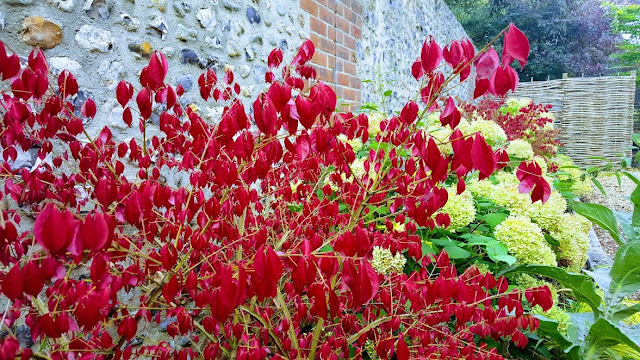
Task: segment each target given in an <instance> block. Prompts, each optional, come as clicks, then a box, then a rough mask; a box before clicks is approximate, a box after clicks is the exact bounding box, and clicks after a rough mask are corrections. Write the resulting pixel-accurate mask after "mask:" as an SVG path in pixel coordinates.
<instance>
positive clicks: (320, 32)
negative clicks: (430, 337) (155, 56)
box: [0, 0, 468, 136]
mask: <svg viewBox="0 0 640 360" xmlns="http://www.w3.org/2000/svg"><path fill="white" fill-rule="evenodd" d="M428 34H432V35H434V36H435V38H436V40H437V41H438V42H439V43H442V44H444V43H445V42H448V41H450V40H452V39H458V38H462V37H464V36H466V35H465V33H464V30H463V29H462V27H461V26H460V24H459V23H458V22H457V21H456V19H455V17H454V16H453V15H452V14H451V12H450V11H449V9H448V8H447V6H446V5H445V4H444V1H443V0H182V1H181V0H0V40H2V41H4V42H5V43H6V44H7V45H8V47H9V48H10V49H11V50H12V51H16V52H17V53H19V54H20V55H24V56H26V55H28V53H29V52H30V51H31V49H32V48H33V47H34V46H40V47H41V48H43V49H46V50H45V54H46V55H47V57H48V59H49V60H50V62H51V68H52V70H53V72H54V74H55V73H59V72H60V71H62V70H64V69H68V70H69V71H71V72H72V73H74V74H75V75H76V77H77V78H78V82H79V83H80V85H81V88H82V89H83V90H84V92H83V93H81V94H79V95H78V96H77V98H76V100H75V101H76V103H77V104H81V103H82V102H83V101H84V100H85V99H86V98H87V97H91V98H93V99H94V100H95V101H96V103H97V105H98V113H99V116H98V117H97V118H96V119H95V120H93V121H92V124H87V128H88V130H90V132H97V131H99V129H101V128H102V127H103V126H104V125H105V124H107V125H110V126H111V127H112V128H115V129H116V133H117V131H118V129H119V131H120V132H121V133H122V134H123V136H124V134H126V133H127V131H129V130H128V129H127V127H126V125H125V124H124V122H123V121H122V117H121V114H122V109H121V107H120V106H119V105H118V104H117V103H116V101H115V99H112V98H113V97H114V96H113V93H114V91H115V86H116V84H117V83H118V82H119V81H120V80H121V79H125V80H127V81H130V82H131V83H133V84H138V80H137V77H138V75H139V71H140V70H141V69H142V67H143V66H145V65H146V64H147V62H148V58H149V56H150V54H151V53H152V52H153V51H154V50H161V51H162V52H163V53H164V54H165V55H166V56H167V57H168V59H169V62H170V71H169V78H168V80H169V83H174V84H178V83H179V84H182V86H183V88H184V89H185V90H186V92H185V95H184V97H183V102H184V103H185V104H188V103H191V102H194V103H196V104H197V105H198V106H199V107H200V109H201V112H202V115H203V116H205V117H208V118H210V119H211V120H216V119H217V118H218V115H219V114H220V113H221V111H222V109H221V108H220V107H219V105H216V104H203V103H202V102H201V99H200V96H199V92H198V88H197V87H198V85H197V77H198V76H199V74H201V73H202V72H203V70H204V69H206V68H214V69H216V70H218V73H219V75H220V74H222V72H223V71H224V69H225V68H227V67H232V68H233V69H234V72H235V74H236V79H238V80H239V83H240V84H241V85H242V87H243V93H242V95H243V97H244V98H245V99H246V100H247V101H251V100H252V99H254V98H255V96H256V95H257V92H259V91H260V90H261V89H262V88H260V86H261V85H260V84H261V83H262V82H263V79H264V74H265V71H266V68H267V65H266V59H267V55H268V54H269V52H270V51H271V50H272V49H273V48H274V47H281V48H282V49H283V50H284V53H285V59H287V58H289V59H290V58H291V56H292V55H293V53H294V51H295V50H296V49H297V47H298V46H299V45H300V44H302V42H303V41H304V39H305V38H310V39H311V40H312V41H313V43H314V44H315V45H316V50H317V51H316V54H315V56H314V58H313V60H312V62H313V63H314V64H315V65H316V67H317V73H318V77H319V79H320V80H322V81H324V82H326V83H328V84H330V85H331V86H332V87H333V88H334V89H335V91H336V94H337V95H338V97H339V98H341V99H342V103H343V104H345V105H346V106H348V107H350V108H352V109H353V108H355V107H356V106H357V105H358V104H361V103H363V102H378V103H380V102H381V99H382V92H383V91H380V90H381V89H382V90H386V89H387V88H389V89H391V88H393V89H394V91H393V93H392V94H391V96H387V97H384V98H385V108H386V107H388V108H389V109H399V106H402V104H403V103H404V101H406V99H407V98H408V97H410V96H411V97H413V96H415V94H416V91H417V87H418V84H417V83H416V82H415V80H414V79H413V78H411V75H410V66H411V63H412V62H413V61H414V60H415V58H416V56H417V55H418V54H419V51H420V47H421V44H422V42H423V41H424V39H425V37H426V36H427V35H428ZM361 80H374V82H364V83H363V82H362V81H361ZM262 86H263V85H262ZM456 90H457V93H458V94H459V95H461V96H466V94H468V87H460V88H458V89H456ZM386 105H389V106H386ZM152 120H153V119H152Z"/></svg>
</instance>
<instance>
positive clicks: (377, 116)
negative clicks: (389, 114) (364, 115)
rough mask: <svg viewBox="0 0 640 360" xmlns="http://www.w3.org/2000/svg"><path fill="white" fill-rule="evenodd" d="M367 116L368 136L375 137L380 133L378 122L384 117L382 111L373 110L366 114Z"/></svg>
mask: <svg viewBox="0 0 640 360" xmlns="http://www.w3.org/2000/svg"><path fill="white" fill-rule="evenodd" d="M368 118H369V136H370V137H372V138H373V137H375V136H376V135H378V134H379V133H380V123H381V122H382V120H385V119H386V116H384V114H383V113H380V112H374V113H371V114H369V115H368Z"/></svg>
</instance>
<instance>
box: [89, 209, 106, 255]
mask: <svg viewBox="0 0 640 360" xmlns="http://www.w3.org/2000/svg"><path fill="white" fill-rule="evenodd" d="M82 231H83V232H84V239H85V241H84V242H85V244H84V247H85V249H87V250H91V252H92V253H95V252H98V251H100V250H102V249H104V248H105V246H106V245H107V241H108V240H109V239H110V238H111V234H110V232H111V229H110V227H109V224H108V223H107V216H105V214H103V213H100V212H95V213H93V214H89V215H87V216H86V217H85V219H84V226H83V227H82Z"/></svg>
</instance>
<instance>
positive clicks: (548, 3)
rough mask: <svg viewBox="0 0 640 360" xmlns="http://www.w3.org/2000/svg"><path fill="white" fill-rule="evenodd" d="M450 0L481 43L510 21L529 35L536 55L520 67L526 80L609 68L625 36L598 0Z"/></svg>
mask: <svg viewBox="0 0 640 360" xmlns="http://www.w3.org/2000/svg"><path fill="white" fill-rule="evenodd" d="M445 1H446V3H447V4H448V5H449V8H450V9H451V11H452V12H453V13H454V14H455V15H456V17H457V18H458V20H459V21H460V23H461V24H462V25H463V26H464V28H465V30H466V31H467V34H469V36H470V37H471V39H472V41H473V42H474V44H476V45H480V44H486V43H487V42H488V41H490V40H491V38H492V37H493V36H494V35H495V34H496V33H497V32H498V31H500V30H502V29H504V28H505V27H507V26H508V25H509V23H510V22H513V23H514V24H516V25H517V26H518V28H520V29H521V30H522V31H523V32H524V33H525V34H526V35H527V37H528V38H529V41H530V44H531V56H530V57H529V63H528V64H527V66H526V67H525V68H524V70H523V71H522V72H519V73H520V78H521V79H522V80H529V79H530V78H531V77H533V78H534V79H535V80H546V79H547V77H550V78H552V79H555V78H560V77H562V74H563V73H569V74H570V75H572V76H579V75H581V74H584V75H586V76H593V75H600V74H603V73H606V72H607V71H608V70H609V69H610V65H611V64H612V58H611V55H612V54H613V53H614V52H615V51H616V49H617V44H618V43H619V42H620V41H621V36H620V35H619V34H616V33H614V32H613V31H612V18H611V14H610V13H609V12H608V9H607V8H606V7H604V6H602V5H601V4H600V2H599V1H595V0H540V1H531V0H508V1H507V0H445ZM498 47H499V45H498ZM498 50H499V49H498ZM518 70H519V69H518Z"/></svg>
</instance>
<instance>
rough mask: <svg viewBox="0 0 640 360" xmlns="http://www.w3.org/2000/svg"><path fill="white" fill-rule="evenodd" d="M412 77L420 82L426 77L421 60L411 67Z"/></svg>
mask: <svg viewBox="0 0 640 360" xmlns="http://www.w3.org/2000/svg"><path fill="white" fill-rule="evenodd" d="M411 75H413V77H414V78H416V80H419V79H420V78H421V77H422V76H423V75H424V69H423V68H422V63H421V62H420V59H417V60H416V61H414V62H413V65H411Z"/></svg>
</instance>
